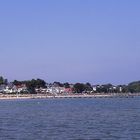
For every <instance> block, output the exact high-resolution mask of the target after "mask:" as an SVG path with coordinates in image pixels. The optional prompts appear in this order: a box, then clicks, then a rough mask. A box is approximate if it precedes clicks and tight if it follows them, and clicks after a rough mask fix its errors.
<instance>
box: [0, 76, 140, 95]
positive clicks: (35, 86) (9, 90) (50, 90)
mask: <svg viewBox="0 0 140 140" xmlns="http://www.w3.org/2000/svg"><path fill="white" fill-rule="evenodd" d="M97 93H98V94H110V93H120V94H121V93H140V81H136V82H131V83H129V84H128V85H112V84H104V85H92V84H90V83H75V84H71V83H68V82H66V83H60V82H53V83H46V82H45V81H44V80H42V79H32V80H27V81H17V80H14V81H13V82H8V80H7V79H5V78H4V77H2V76H0V94H46V95H71V94H75V95H78V94H88V95H93V94H97Z"/></svg>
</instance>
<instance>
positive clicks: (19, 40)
mask: <svg viewBox="0 0 140 140" xmlns="http://www.w3.org/2000/svg"><path fill="white" fill-rule="evenodd" d="M0 75H2V76H4V77H5V78H8V79H9V80H10V81H11V80H14V79H17V80H27V79H32V78H42V79H44V80H46V81H47V82H53V81H60V82H66V81H68V82H72V83H75V82H91V83H92V84H98V83H101V84H103V83H113V84H126V83H129V82H131V81H135V80H140V0H0Z"/></svg>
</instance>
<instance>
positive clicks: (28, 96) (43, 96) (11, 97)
mask: <svg viewBox="0 0 140 140" xmlns="http://www.w3.org/2000/svg"><path fill="white" fill-rule="evenodd" d="M135 96H140V93H133V94H130V93H129V94H117V93H116V94H114V93H112V94H93V95H88V94H79V95H77V94H75V95H74V94H72V95H46V94H17V95H16V94H14V95H13V94H1V95H0V100H14V99H50V98H51V99H56V98H133V97H135Z"/></svg>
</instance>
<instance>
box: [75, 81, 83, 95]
mask: <svg viewBox="0 0 140 140" xmlns="http://www.w3.org/2000/svg"><path fill="white" fill-rule="evenodd" d="M85 90H86V87H85V85H84V84H82V83H76V84H75V85H74V91H75V92H76V93H82V92H83V91H85Z"/></svg>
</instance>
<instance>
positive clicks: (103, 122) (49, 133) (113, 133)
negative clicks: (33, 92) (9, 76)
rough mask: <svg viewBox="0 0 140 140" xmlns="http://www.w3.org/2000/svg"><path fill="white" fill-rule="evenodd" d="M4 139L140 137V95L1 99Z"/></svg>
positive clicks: (115, 139)
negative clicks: (126, 96) (124, 96)
mask: <svg viewBox="0 0 140 140" xmlns="http://www.w3.org/2000/svg"><path fill="white" fill-rule="evenodd" d="M0 140H140V98H139V97H134V98H93V99H82V98H81V99H34V100H31V99H28V100H0Z"/></svg>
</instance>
